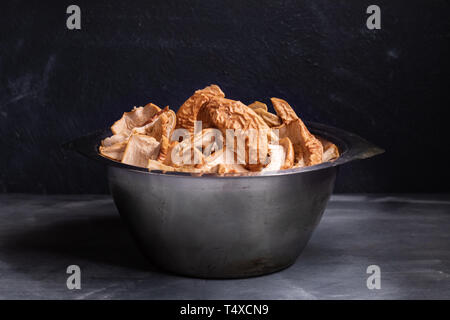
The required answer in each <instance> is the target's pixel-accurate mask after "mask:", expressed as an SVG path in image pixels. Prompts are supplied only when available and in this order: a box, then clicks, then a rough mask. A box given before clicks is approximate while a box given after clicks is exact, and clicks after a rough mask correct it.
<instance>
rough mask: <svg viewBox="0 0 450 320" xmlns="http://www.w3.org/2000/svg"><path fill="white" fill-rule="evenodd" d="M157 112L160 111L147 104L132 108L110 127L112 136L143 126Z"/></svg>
mask: <svg viewBox="0 0 450 320" xmlns="http://www.w3.org/2000/svg"><path fill="white" fill-rule="evenodd" d="M159 111H161V109H160V108H159V107H158V106H157V105H154V104H153V103H149V104H147V105H145V106H144V107H139V108H136V107H134V109H133V110H131V111H130V112H125V113H124V114H123V115H122V118H120V119H119V120H117V121H116V122H115V123H114V124H113V125H112V126H111V131H112V133H113V134H119V133H121V132H128V133H130V132H131V130H132V129H133V128H135V127H140V126H143V125H144V124H145V123H146V122H148V121H149V120H150V119H151V118H152V117H153V116H154V115H155V114H156V113H158V112H159Z"/></svg>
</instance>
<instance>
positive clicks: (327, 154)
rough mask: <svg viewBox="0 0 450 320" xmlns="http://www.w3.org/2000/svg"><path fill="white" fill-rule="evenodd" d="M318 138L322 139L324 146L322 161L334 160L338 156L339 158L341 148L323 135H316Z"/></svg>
mask: <svg viewBox="0 0 450 320" xmlns="http://www.w3.org/2000/svg"><path fill="white" fill-rule="evenodd" d="M316 138H317V139H318V140H319V141H320V143H322V147H323V156H322V161H323V162H327V161H333V160H336V159H337V158H339V149H338V147H337V146H336V145H335V144H334V143H332V142H330V141H328V140H326V139H324V138H322V137H319V136H316Z"/></svg>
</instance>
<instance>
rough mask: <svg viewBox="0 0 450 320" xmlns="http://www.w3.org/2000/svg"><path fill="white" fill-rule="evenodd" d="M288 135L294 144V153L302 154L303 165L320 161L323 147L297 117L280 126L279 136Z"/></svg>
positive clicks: (310, 164)
mask: <svg viewBox="0 0 450 320" xmlns="http://www.w3.org/2000/svg"><path fill="white" fill-rule="evenodd" d="M284 137H288V138H289V139H290V140H291V142H292V144H293V145H294V151H295V153H296V155H297V156H298V155H300V154H301V155H302V159H303V161H304V163H305V166H312V165H315V164H319V163H321V162H322V155H323V147H322V144H321V143H320V141H319V140H317V139H316V138H315V137H314V136H313V135H312V134H311V133H310V132H309V131H308V129H307V128H306V126H305V124H304V123H303V121H302V120H300V119H299V118H298V119H296V120H293V121H290V122H288V123H285V124H283V125H282V126H281V127H280V138H284Z"/></svg>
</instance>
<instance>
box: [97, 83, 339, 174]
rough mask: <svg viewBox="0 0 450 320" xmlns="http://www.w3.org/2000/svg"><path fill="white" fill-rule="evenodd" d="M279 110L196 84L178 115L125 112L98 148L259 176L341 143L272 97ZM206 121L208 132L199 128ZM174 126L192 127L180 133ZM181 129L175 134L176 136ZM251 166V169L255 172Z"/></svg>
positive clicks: (125, 157) (160, 163) (143, 159)
mask: <svg viewBox="0 0 450 320" xmlns="http://www.w3.org/2000/svg"><path fill="white" fill-rule="evenodd" d="M271 101H272V104H273V107H274V109H275V111H276V113H277V114H276V115H275V114H273V113H270V112H269V111H268V109H267V105H266V104H264V103H262V102H259V101H255V102H254V103H252V104H250V105H249V106H246V105H245V104H243V103H242V102H240V101H235V100H230V99H225V94H224V93H223V92H222V90H220V88H219V87H218V86H216V85H211V86H208V87H206V88H204V89H202V90H197V91H196V92H195V93H194V94H193V95H192V96H191V97H190V98H189V99H188V100H187V101H186V102H185V103H184V104H183V105H182V106H181V107H180V109H179V110H178V112H177V113H176V114H175V112H173V111H172V110H170V109H169V107H166V108H164V109H163V110H161V109H160V108H159V107H158V106H156V105H154V104H152V103H149V104H147V105H146V106H145V107H139V108H134V109H133V110H132V111H130V112H125V113H124V114H123V116H122V118H121V119H120V120H118V121H116V122H115V123H114V124H113V125H112V127H111V131H112V132H113V135H112V136H111V137H108V138H106V139H104V140H103V141H102V142H101V146H100V147H99V153H100V154H101V155H103V156H105V157H107V158H109V159H112V160H116V161H121V162H122V163H126V164H129V165H133V166H138V167H147V168H148V169H149V170H159V171H164V172H165V171H176V172H190V173H195V174H200V175H201V174H203V173H216V174H220V175H221V174H246V175H252V174H258V172H267V171H275V170H283V169H289V168H297V167H304V166H311V165H314V164H319V163H321V162H322V161H332V160H334V159H336V158H337V157H339V150H338V148H337V147H336V146H335V145H334V144H333V143H331V142H329V141H327V140H326V139H323V138H321V137H315V136H314V135H312V134H311V133H310V132H309V130H308V129H307V127H306V126H305V124H304V123H303V121H302V120H301V119H300V118H299V117H298V116H297V114H296V113H295V111H294V110H293V109H292V107H291V106H290V105H289V104H288V103H287V102H286V101H285V100H282V99H278V98H272V99H271ZM196 121H201V123H202V131H200V132H194V131H195V130H194V129H196V128H195V127H194V124H195V122H196ZM176 128H180V129H187V131H186V130H185V131H184V132H174V130H175V129H176ZM174 133H175V134H174ZM252 172H253V173H252Z"/></svg>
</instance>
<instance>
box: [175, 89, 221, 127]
mask: <svg viewBox="0 0 450 320" xmlns="http://www.w3.org/2000/svg"><path fill="white" fill-rule="evenodd" d="M211 97H222V98H223V97H225V94H224V93H223V92H222V90H221V89H220V88H219V86H217V85H215V84H213V85H210V86H208V87H206V88H204V89H202V90H197V91H195V93H194V94H193V95H192V96H191V97H190V98H189V99H187V100H186V101H185V102H184V103H183V105H182V106H181V107H180V109H179V110H178V112H177V115H176V118H177V126H176V127H177V128H183V129H187V130H189V132H190V133H193V132H194V123H195V120H196V118H197V113H198V111H199V110H200V108H201V107H202V106H203V105H204V104H205V103H207V102H208V101H209V100H210V98H211Z"/></svg>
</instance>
